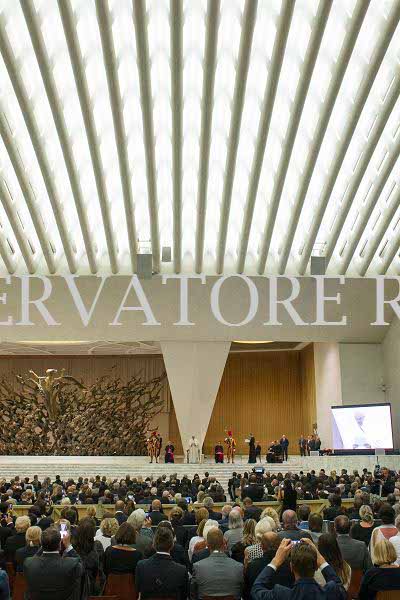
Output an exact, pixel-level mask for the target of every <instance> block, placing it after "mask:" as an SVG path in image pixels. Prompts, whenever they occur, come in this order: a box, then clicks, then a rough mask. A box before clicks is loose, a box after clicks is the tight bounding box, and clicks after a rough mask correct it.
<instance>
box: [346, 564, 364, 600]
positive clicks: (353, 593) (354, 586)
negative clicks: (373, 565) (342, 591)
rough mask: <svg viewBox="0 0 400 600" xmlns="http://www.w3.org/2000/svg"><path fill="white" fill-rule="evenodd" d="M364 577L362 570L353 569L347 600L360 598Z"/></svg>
mask: <svg viewBox="0 0 400 600" xmlns="http://www.w3.org/2000/svg"><path fill="white" fill-rule="evenodd" d="M362 576H363V572H362V571H361V570H353V569H352V571H351V580H350V585H349V589H348V590H347V600H353V599H354V598H358V592H359V591H360V587H361V579H362Z"/></svg>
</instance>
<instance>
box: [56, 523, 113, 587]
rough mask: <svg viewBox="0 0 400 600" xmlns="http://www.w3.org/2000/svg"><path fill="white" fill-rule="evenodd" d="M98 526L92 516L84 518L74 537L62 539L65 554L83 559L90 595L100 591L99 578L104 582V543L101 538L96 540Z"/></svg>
mask: <svg viewBox="0 0 400 600" xmlns="http://www.w3.org/2000/svg"><path fill="white" fill-rule="evenodd" d="M95 532H96V526H95V524H94V523H93V520H92V519H91V518H90V517H85V518H83V519H82V520H81V521H80V523H79V525H78V527H77V528H76V530H75V531H74V535H73V538H72V545H70V540H69V539H68V538H64V539H63V540H62V542H63V546H64V547H65V552H64V554H63V556H72V557H74V556H75V557H79V558H80V559H81V561H82V564H83V567H84V569H85V573H86V575H87V578H88V590H87V591H88V592H89V594H90V595H97V594H98V593H99V592H100V586H99V585H98V583H97V580H98V578H99V580H100V581H103V583H104V577H103V569H102V563H103V555H104V549H103V545H102V543H101V542H100V541H99V540H96V541H95Z"/></svg>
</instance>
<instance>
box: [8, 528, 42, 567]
mask: <svg viewBox="0 0 400 600" xmlns="http://www.w3.org/2000/svg"><path fill="white" fill-rule="evenodd" d="M25 540H26V546H24V547H23V548H18V550H17V551H16V552H15V560H14V565H15V569H16V571H17V572H18V573H22V572H23V565H24V561H25V559H26V558H29V557H30V556H35V554H36V553H37V551H38V550H39V548H40V546H41V543H42V530H41V529H40V527H37V526H36V525H34V526H33V527H28V529H27V530H26V533H25Z"/></svg>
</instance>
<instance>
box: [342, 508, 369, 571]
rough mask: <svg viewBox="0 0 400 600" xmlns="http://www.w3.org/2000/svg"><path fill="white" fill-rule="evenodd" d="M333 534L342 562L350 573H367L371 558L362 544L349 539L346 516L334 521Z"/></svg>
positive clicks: (348, 525)
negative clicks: (346, 565) (348, 568)
mask: <svg viewBox="0 0 400 600" xmlns="http://www.w3.org/2000/svg"><path fill="white" fill-rule="evenodd" d="M335 532H336V536H337V542H338V544H339V548H340V551H341V553H342V557H343V560H345V561H346V562H347V564H348V565H349V566H350V568H351V569H352V571H363V572H364V573H365V571H367V569H370V568H371V567H372V562H371V557H370V555H369V552H368V548H367V546H366V545H365V544H364V542H360V541H359V540H354V539H353V538H351V537H350V521H349V519H348V517H346V515H339V516H338V517H336V519H335Z"/></svg>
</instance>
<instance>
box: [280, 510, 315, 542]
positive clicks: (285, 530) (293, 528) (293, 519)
mask: <svg viewBox="0 0 400 600" xmlns="http://www.w3.org/2000/svg"><path fill="white" fill-rule="evenodd" d="M282 525H283V527H282V530H281V531H279V532H278V535H279V537H280V538H281V539H283V538H287V539H289V540H301V539H302V538H309V539H310V540H311V535H310V534H309V533H308V531H303V530H301V529H299V528H298V526H297V515H296V513H295V512H294V510H285V512H284V513H283V514H282Z"/></svg>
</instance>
